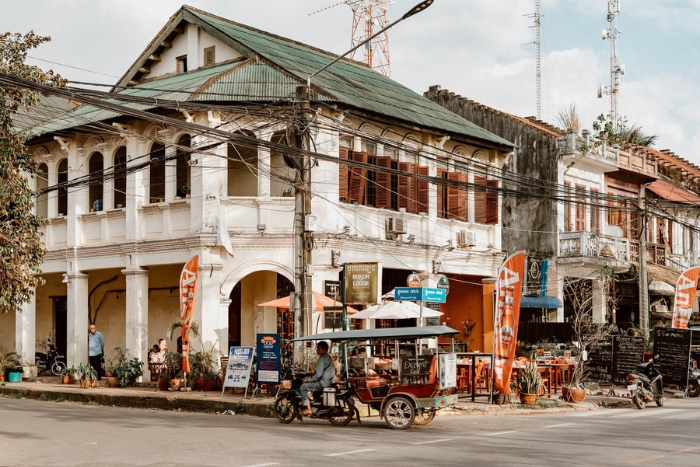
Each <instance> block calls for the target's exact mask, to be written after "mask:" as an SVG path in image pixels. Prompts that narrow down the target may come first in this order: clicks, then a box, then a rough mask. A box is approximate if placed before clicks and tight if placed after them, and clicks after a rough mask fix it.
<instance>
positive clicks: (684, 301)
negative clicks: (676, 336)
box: [672, 266, 700, 329]
mask: <svg viewBox="0 0 700 467" xmlns="http://www.w3.org/2000/svg"><path fill="white" fill-rule="evenodd" d="M699 275H700V266H695V267H692V268H690V269H686V270H685V271H683V274H681V277H679V278H678V283H677V284H676V298H675V300H674V301H673V324H672V327H673V328H675V329H685V328H687V327H688V321H690V315H691V314H692V313H693V303H694V302H695V291H696V290H697V288H698V276H699Z"/></svg>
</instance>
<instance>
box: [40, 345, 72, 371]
mask: <svg viewBox="0 0 700 467" xmlns="http://www.w3.org/2000/svg"><path fill="white" fill-rule="evenodd" d="M65 358H66V357H65V356H63V355H59V354H58V349H57V348H56V346H55V345H53V344H52V343H51V342H49V352H48V353H42V352H36V353H35V354H34V359H35V361H36V372H37V375H41V374H43V373H48V372H49V371H51V373H53V374H54V375H55V376H59V375H60V374H61V372H62V371H63V370H65V369H66V363H65V361H64V359H65Z"/></svg>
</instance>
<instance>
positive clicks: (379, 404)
mask: <svg viewBox="0 0 700 467" xmlns="http://www.w3.org/2000/svg"><path fill="white" fill-rule="evenodd" d="M458 333H459V331H457V330H456V329H452V328H450V327H448V326H428V327H406V328H386V329H361V330H352V331H337V332H327V333H321V334H315V335H311V336H306V337H299V338H296V339H294V341H321V340H325V341H331V342H333V343H340V344H343V345H344V348H345V355H347V344H348V343H350V342H353V343H356V345H357V346H358V347H363V348H364V349H365V352H364V353H362V352H353V354H354V355H351V356H349V357H348V358H347V362H343V363H344V365H343V366H344V369H343V374H344V379H343V381H341V382H340V384H339V390H341V391H349V393H350V395H351V396H352V397H354V398H356V399H357V400H359V401H360V402H362V403H364V404H367V405H369V406H370V407H371V408H373V409H375V410H377V411H378V412H379V415H380V416H381V417H382V418H384V420H385V422H386V424H387V425H388V426H389V427H391V428H394V429H401V430H403V429H406V428H409V427H410V426H411V425H413V424H416V425H425V424H427V423H430V421H432V420H433V418H434V417H435V413H436V412H437V411H438V410H439V409H441V408H443V407H448V406H451V405H454V404H456V403H457V395H456V394H454V390H455V387H456V385H457V356H456V354H455V353H454V352H452V353H440V352H438V350H437V346H434V348H426V346H425V345H423V343H424V342H427V340H428V339H436V338H438V337H454V336H455V335H456V334H458ZM427 347H431V346H427ZM367 348H370V349H371V348H374V349H375V350H376V352H373V353H369V354H368V352H366V349H367ZM276 405H277V404H276ZM353 413H354V416H355V417H357V421H358V422H360V420H359V411H358V410H354V412H353ZM278 418H279V417H278ZM350 418H352V417H350ZM348 422H349V420H348Z"/></svg>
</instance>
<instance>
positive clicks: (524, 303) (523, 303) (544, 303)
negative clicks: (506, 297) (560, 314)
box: [520, 296, 563, 308]
mask: <svg viewBox="0 0 700 467" xmlns="http://www.w3.org/2000/svg"><path fill="white" fill-rule="evenodd" d="M520 308H563V305H562V304H561V300H559V299H558V298H557V297H546V296H545V297H526V296H523V297H521V298H520Z"/></svg>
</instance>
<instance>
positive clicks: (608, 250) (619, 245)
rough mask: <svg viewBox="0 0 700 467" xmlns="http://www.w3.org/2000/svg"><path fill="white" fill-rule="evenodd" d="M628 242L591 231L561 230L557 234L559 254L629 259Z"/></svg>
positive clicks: (619, 259) (620, 259) (624, 239)
mask: <svg viewBox="0 0 700 467" xmlns="http://www.w3.org/2000/svg"><path fill="white" fill-rule="evenodd" d="M629 251H630V242H629V240H627V239H626V238H618V237H611V236H608V235H601V234H597V233H593V232H562V233H560V234H559V255H560V256H586V257H600V258H609V259H616V260H618V261H629V258H630V253H629Z"/></svg>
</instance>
